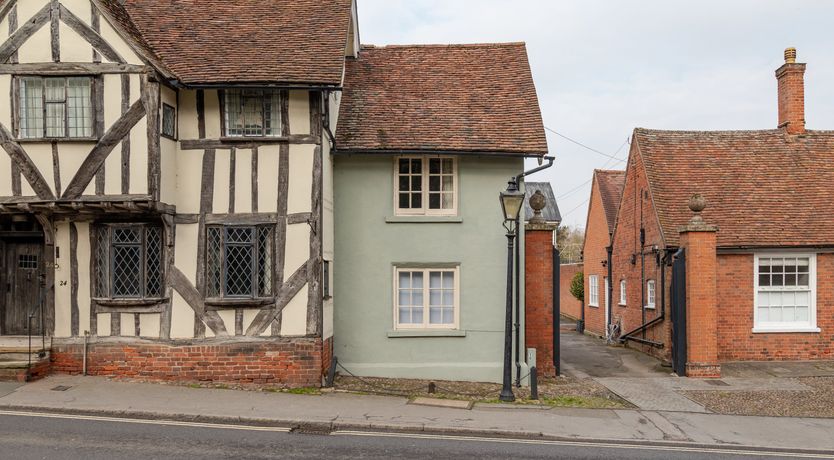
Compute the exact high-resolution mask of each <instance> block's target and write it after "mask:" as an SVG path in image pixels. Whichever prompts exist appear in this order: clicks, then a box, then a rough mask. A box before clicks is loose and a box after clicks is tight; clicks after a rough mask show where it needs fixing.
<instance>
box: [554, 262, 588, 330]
mask: <svg viewBox="0 0 834 460" xmlns="http://www.w3.org/2000/svg"><path fill="white" fill-rule="evenodd" d="M582 267H583V264H567V265H560V266H559V308H560V312H561V314H562V315H565V316H567V317H570V318H573V319H579V315H581V314H582V303H581V302H580V301H579V300H578V299H577V298H576V297H574V296H573V294H571V293H570V283H571V281H572V280H573V276H574V275H575V274H577V273H578V272H581V271H582Z"/></svg>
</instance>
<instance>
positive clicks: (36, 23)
mask: <svg viewBox="0 0 834 460" xmlns="http://www.w3.org/2000/svg"><path fill="white" fill-rule="evenodd" d="M51 9H52V4H50V3H47V4H46V5H44V7H43V8H41V10H40V11H38V12H37V13H35V15H34V16H32V19H30V20H28V21H26V22H25V23H23V25H21V26H20V28H19V29H17V31H16V32H15V33H13V34H12V35H11V36H10V37H9V38H8V39H7V40H6V42H5V43H3V44H2V45H0V62H6V61H8V60H9V58H10V57H11V56H12V54H14V53H15V52H16V51H17V49H18V48H20V46H21V45H23V44H24V43H25V42H26V40H28V39H29V37H31V36H32V35H34V34H35V32H37V31H38V30H40V28H41V27H43V26H44V24H46V23H47V22H49V12H50V10H51Z"/></svg>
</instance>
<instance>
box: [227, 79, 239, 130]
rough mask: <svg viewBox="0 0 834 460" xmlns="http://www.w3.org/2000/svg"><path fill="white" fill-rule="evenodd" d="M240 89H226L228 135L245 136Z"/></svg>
mask: <svg viewBox="0 0 834 460" xmlns="http://www.w3.org/2000/svg"><path fill="white" fill-rule="evenodd" d="M240 96H241V95H240V91H239V90H228V91H226V135H227V136H243V111H242V110H241V109H242V106H241V97H240Z"/></svg>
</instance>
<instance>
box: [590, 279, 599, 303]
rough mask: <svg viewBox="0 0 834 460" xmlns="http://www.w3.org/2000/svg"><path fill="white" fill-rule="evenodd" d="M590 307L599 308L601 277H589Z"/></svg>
mask: <svg viewBox="0 0 834 460" xmlns="http://www.w3.org/2000/svg"><path fill="white" fill-rule="evenodd" d="M588 306H589V307H597V308H599V275H589V276H588Z"/></svg>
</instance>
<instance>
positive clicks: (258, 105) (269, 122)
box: [223, 89, 284, 137]
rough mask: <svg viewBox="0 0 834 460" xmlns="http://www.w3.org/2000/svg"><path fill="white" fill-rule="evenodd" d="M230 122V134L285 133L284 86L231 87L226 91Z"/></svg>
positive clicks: (227, 119) (234, 135)
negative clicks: (262, 88)
mask: <svg viewBox="0 0 834 460" xmlns="http://www.w3.org/2000/svg"><path fill="white" fill-rule="evenodd" d="M223 97H224V100H223V102H224V105H225V113H224V114H223V115H224V117H225V122H226V132H225V135H226V136H229V137H278V136H281V135H282V133H281V100H282V98H283V97H284V95H283V93H282V92H281V91H280V90H252V89H230V90H226V91H224V96H223Z"/></svg>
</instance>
